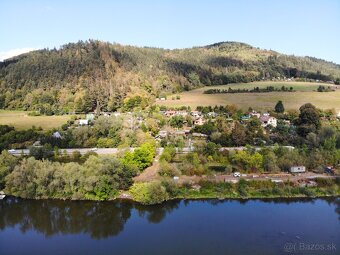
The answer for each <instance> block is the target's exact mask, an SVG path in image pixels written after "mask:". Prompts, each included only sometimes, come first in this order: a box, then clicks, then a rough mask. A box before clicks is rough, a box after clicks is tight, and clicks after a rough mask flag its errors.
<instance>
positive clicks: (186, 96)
mask: <svg viewBox="0 0 340 255" xmlns="http://www.w3.org/2000/svg"><path fill="white" fill-rule="evenodd" d="M319 85H324V86H328V84H320V83H310V82H270V81H265V82H252V83H235V84H228V85H220V86H206V87H202V88H199V89H195V90H191V91H186V92H183V93H180V94H179V95H180V97H181V99H179V100H172V99H171V98H172V97H171V96H168V99H167V100H165V101H157V104H158V105H165V106H170V107H171V106H173V107H179V106H191V107H192V108H194V107H196V106H198V105H202V106H208V105H211V106H214V105H232V104H233V105H236V106H237V107H239V108H241V109H244V110H247V109H248V108H249V107H252V108H254V109H257V110H266V109H267V110H268V109H273V108H274V106H275V104H276V103H277V101H278V100H282V101H283V103H284V106H285V108H286V109H298V108H299V107H300V106H301V105H303V104H305V103H312V104H314V105H316V106H317V107H318V108H321V109H332V108H334V109H335V110H336V111H340V86H338V87H337V88H336V87H335V86H333V87H334V88H336V91H334V92H316V89H317V88H318V86H319ZM267 86H274V87H275V88H281V87H282V86H285V87H288V88H289V87H293V88H294V90H295V92H268V93H235V94H203V92H204V91H205V90H207V89H228V88H229V87H230V88H241V89H243V88H249V89H252V88H254V87H260V88H265V87H267ZM331 86H332V85H331Z"/></svg>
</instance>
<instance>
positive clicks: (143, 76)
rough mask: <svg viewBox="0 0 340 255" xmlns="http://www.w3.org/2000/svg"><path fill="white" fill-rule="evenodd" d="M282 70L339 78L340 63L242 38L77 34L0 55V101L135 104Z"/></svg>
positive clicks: (85, 107)
mask: <svg viewBox="0 0 340 255" xmlns="http://www.w3.org/2000/svg"><path fill="white" fill-rule="evenodd" d="M283 76H285V77H301V78H308V79H318V80H324V81H329V80H335V79H337V78H340V65H337V64H334V63H331V62H327V61H324V60H320V59H316V58H311V57H295V56H288V55H283V54H280V53H277V52H275V51H268V50H262V49H258V48H254V47H252V46H250V45H247V44H244V43H237V42H223V43H217V44H213V45H208V46H204V47H194V48H190V49H175V50H166V49H159V48H147V47H144V48H140V47H132V46H123V45H119V44H111V43H105V42H101V41H93V40H90V41H86V42H82V41H80V42H78V43H70V44H67V45H64V46H62V47H61V48H60V49H58V50H57V49H49V50H48V49H44V50H38V51H33V52H29V53H27V54H23V55H20V56H18V57H15V58H12V59H10V60H6V61H4V62H0V108H9V109H30V110H40V111H41V112H42V113H46V114H52V113H61V112H73V111H76V112H87V111H91V110H94V109H96V108H97V109H100V110H103V111H111V110H115V109H117V108H120V107H125V108H126V109H130V108H133V107H135V106H140V107H144V106H145V105H147V104H148V103H149V102H150V101H152V100H154V98H155V97H156V96H159V95H161V94H162V93H167V92H176V91H182V90H190V89H192V88H195V87H199V86H202V85H219V84H227V83H235V82H251V81H255V80H261V79H263V78H265V79H271V78H273V77H283Z"/></svg>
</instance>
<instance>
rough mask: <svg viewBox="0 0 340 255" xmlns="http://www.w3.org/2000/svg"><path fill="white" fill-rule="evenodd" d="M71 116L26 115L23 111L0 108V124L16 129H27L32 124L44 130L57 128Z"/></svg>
mask: <svg viewBox="0 0 340 255" xmlns="http://www.w3.org/2000/svg"><path fill="white" fill-rule="evenodd" d="M70 118H71V116H68V115H63V116H28V112H25V111H7V110H0V125H11V126H14V127H15V128H17V129H28V128H31V127H32V126H35V127H41V128H42V129H44V130H47V129H52V128H58V127H60V126H61V125H63V124H65V123H66V122H67V121H68V120H69V119H70Z"/></svg>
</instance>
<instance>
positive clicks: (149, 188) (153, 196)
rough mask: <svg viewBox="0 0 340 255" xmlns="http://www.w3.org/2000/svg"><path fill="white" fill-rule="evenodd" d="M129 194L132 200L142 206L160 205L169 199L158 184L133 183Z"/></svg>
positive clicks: (162, 187) (164, 190)
mask: <svg viewBox="0 0 340 255" xmlns="http://www.w3.org/2000/svg"><path fill="white" fill-rule="evenodd" d="M130 192H131V194H132V196H133V198H134V199H135V200H136V201H137V202H140V203H142V204H145V205H152V204H160V203H162V202H163V201H165V200H167V199H169V194H168V193H167V191H166V189H165V187H164V186H162V184H161V183H160V182H157V181H156V182H150V183H135V184H134V185H133V186H132V187H131V188H130Z"/></svg>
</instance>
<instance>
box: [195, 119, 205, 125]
mask: <svg viewBox="0 0 340 255" xmlns="http://www.w3.org/2000/svg"><path fill="white" fill-rule="evenodd" d="M204 123H205V120H204V119H203V118H198V119H195V121H194V124H195V125H197V126H202V125H203V124H204Z"/></svg>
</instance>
